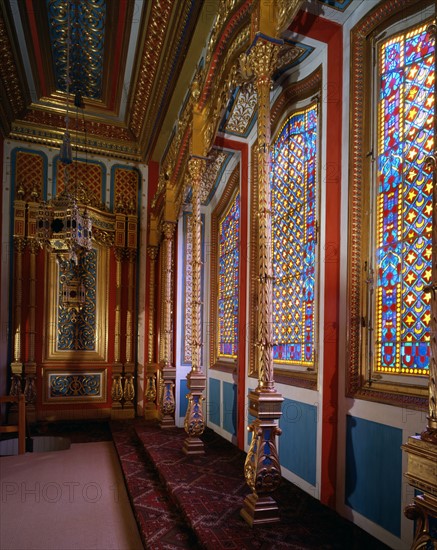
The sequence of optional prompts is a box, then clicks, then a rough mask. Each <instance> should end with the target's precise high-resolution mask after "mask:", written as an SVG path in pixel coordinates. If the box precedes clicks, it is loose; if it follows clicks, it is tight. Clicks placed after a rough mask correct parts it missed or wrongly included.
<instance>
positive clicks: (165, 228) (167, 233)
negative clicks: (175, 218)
mask: <svg viewBox="0 0 437 550" xmlns="http://www.w3.org/2000/svg"><path fill="white" fill-rule="evenodd" d="M175 229H176V222H169V221H163V222H162V223H161V231H162V232H163V233H164V237H165V238H166V239H172V238H173V234H174V231H175Z"/></svg>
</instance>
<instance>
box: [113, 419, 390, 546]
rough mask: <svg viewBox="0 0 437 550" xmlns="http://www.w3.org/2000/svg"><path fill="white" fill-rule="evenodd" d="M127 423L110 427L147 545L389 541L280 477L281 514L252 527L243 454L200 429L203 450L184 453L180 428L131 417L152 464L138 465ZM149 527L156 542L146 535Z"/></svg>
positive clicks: (371, 543)
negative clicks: (246, 514) (246, 515)
mask: <svg viewBox="0 0 437 550" xmlns="http://www.w3.org/2000/svg"><path fill="white" fill-rule="evenodd" d="M128 426H129V427H128ZM131 426H132V424H129V425H128V423H123V424H121V423H113V424H112V429H113V437H114V442H115V444H116V447H117V449H118V452H119V455H120V461H121V464H122V468H123V471H124V472H125V477H126V481H127V485H128V490H129V491H131V490H133V493H132V494H131V501H132V503H133V506H134V510H135V514H136V517H137V520H138V522H139V526H140V531H141V532H142V536H143V542H144V544H145V546H146V547H149V548H153V549H155V548H196V547H198V546H197V544H198V545H199V546H200V547H202V548H207V549H211V550H219V549H246V548H247V549H251V550H257V549H263V550H264V549H278V550H280V549H286V548H288V549H296V550H297V549H299V550H300V549H318V550H340V549H344V550H346V549H347V550H382V549H386V548H387V547H386V546H385V545H384V544H382V543H380V542H378V541H377V540H375V539H374V538H373V537H371V536H369V535H368V534H367V533H365V532H364V531H362V530H361V529H359V528H358V527H356V526H354V525H353V524H352V523H350V522H348V521H347V520H344V519H343V518H340V517H339V516H338V515H337V514H336V513H335V512H333V511H332V510H330V509H328V508H326V507H325V506H323V505H321V504H320V502H319V501H317V500H316V499H314V498H312V497H311V496H310V495H308V494H307V493H305V492H304V491H302V490H300V489H299V488H297V487H296V486H294V485H293V484H291V483H289V482H288V481H286V480H283V483H282V484H281V487H280V488H279V489H278V490H277V491H276V493H275V495H274V497H275V499H276V501H277V502H278V504H279V508H280V511H281V521H280V522H279V523H277V524H272V525H265V526H255V527H253V528H250V527H249V526H248V525H247V524H246V523H245V521H244V520H243V519H242V518H241V517H240V510H241V507H242V503H243V499H244V496H245V495H246V494H248V493H249V492H250V491H249V488H248V487H247V485H246V483H245V481H244V477H243V465H244V460H245V453H243V452H241V451H240V450H238V449H237V448H236V447H235V446H233V445H232V444H230V443H229V442H227V441H226V440H224V439H223V438H221V437H220V436H218V435H216V434H215V433H214V432H212V431H211V430H207V431H206V432H205V434H204V435H203V436H202V439H203V440H204V442H205V450H206V453H205V455H204V456H197V457H187V456H186V455H185V454H184V453H183V452H182V443H183V441H184V439H185V437H186V434H185V432H184V431H183V430H182V429H178V428H174V429H166V430H161V429H160V428H159V426H158V425H157V424H156V423H146V422H143V421H140V422H138V421H137V422H135V423H134V426H135V431H136V433H137V435H138V438H139V439H140V440H141V442H142V443H143V446H144V452H145V454H146V456H147V457H148V458H149V460H150V461H151V462H152V463H153V467H152V466H151V464H150V462H148V461H146V462H144V461H143V462H142V463H139V464H136V460H138V459H141V457H142V453H141V452H140V450H139V449H138V448H137V447H135V448H136V451H135V452H129V451H128V449H127V448H126V441H127V440H128V439H129V445H135V443H134V442H133V440H132V435H128V434H129V432H130V431H131V429H132V428H131ZM154 468H156V471H157V472H158V474H159V477H160V479H161V481H162V483H163V484H164V485H165V487H166V489H167V491H168V495H169V496H170V497H171V499H172V500H173V502H174V503H175V504H176V505H177V507H178V509H179V510H180V512H181V514H182V515H183V518H184V520H185V522H186V523H187V525H189V526H190V528H191V529H192V531H193V532H194V534H195V537H196V539H197V544H196V543H195V539H193V538H192V535H190V531H189V530H187V528H183V525H182V523H181V520H180V516H179V515H178V513H177V512H176V510H175V509H174V508H173V507H172V505H171V503H170V502H169V500H168V498H167V497H166V495H165V493H164V492H163V487H162V486H161V485H160V484H159V483H157V481H156V477H154V475H155V474H154ZM131 486H133V489H131ZM163 503H165V505H164V504H163ZM158 516H159V517H158ZM172 522H173V527H172ZM160 526H161V527H162V533H161V534H160V533H159V532H158V529H159V527H160ZM152 534H153V537H154V541H151V539H150V537H151V536H152ZM158 542H159V544H160V546H158ZM172 545H173V546H172ZM184 545H185V546H184Z"/></svg>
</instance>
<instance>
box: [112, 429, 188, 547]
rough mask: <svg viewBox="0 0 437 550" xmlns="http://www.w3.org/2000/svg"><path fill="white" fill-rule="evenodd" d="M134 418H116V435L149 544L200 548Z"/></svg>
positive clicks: (131, 495)
mask: <svg viewBox="0 0 437 550" xmlns="http://www.w3.org/2000/svg"><path fill="white" fill-rule="evenodd" d="M134 425H135V421H133V422H127V421H126V422H112V423H111V430H112V438H113V441H114V444H115V446H116V449H117V452H118V456H119V459H120V464H121V468H122V471H123V474H124V478H125V482H126V486H127V490H128V493H129V498H130V500H131V504H132V509H133V511H134V515H135V518H136V520H137V524H138V527H139V530H140V535H141V538H142V541H143V544H144V547H145V548H151V549H153V550H161V549H163V550H164V549H166V550H172V549H176V550H177V549H182V548H191V549H193V550H194V549H197V548H199V546H198V544H197V542H196V537H195V536H194V533H193V532H192V531H191V529H190V528H189V527H188V526H187V525H186V523H185V522H184V519H183V517H182V515H181V514H180V512H179V511H178V510H177V508H176V506H175V505H174V504H173V503H172V502H171V500H170V499H169V496H168V493H167V491H166V489H165V487H164V486H163V484H162V483H161V482H160V480H159V478H158V476H157V472H156V470H155V468H154V466H153V464H152V463H151V461H150V459H149V458H148V456H147V455H146V453H145V452H144V449H143V445H142V444H141V442H140V441H139V439H138V437H137V435H136V433H135V430H134Z"/></svg>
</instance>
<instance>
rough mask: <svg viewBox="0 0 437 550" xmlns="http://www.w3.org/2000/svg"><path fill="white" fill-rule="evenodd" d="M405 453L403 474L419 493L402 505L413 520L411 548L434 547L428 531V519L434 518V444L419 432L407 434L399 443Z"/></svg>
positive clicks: (436, 541)
mask: <svg viewBox="0 0 437 550" xmlns="http://www.w3.org/2000/svg"><path fill="white" fill-rule="evenodd" d="M402 449H403V450H404V451H405V452H406V453H407V455H408V465H407V472H406V473H405V477H406V478H407V479H408V483H409V484H410V485H412V486H413V487H415V488H416V489H417V490H418V491H420V492H422V493H423V494H422V495H417V496H415V497H414V499H413V503H412V504H410V505H408V506H407V507H406V508H405V515H406V516H407V518H408V519H412V520H415V521H416V532H415V536H414V541H413V544H412V546H411V548H412V549H419V548H423V549H427V548H437V537H436V534H435V531H434V533H431V529H430V521H431V520H432V521H434V522H437V445H436V444H435V443H434V442H430V441H424V440H423V439H422V437H421V436H410V437H409V438H408V442H407V443H406V444H405V445H402Z"/></svg>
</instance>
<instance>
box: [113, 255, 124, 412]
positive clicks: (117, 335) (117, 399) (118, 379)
mask: <svg viewBox="0 0 437 550" xmlns="http://www.w3.org/2000/svg"><path fill="white" fill-rule="evenodd" d="M114 255H115V262H116V264H115V265H116V268H115V330H114V364H113V365H112V388H111V398H112V412H111V416H112V417H113V418H117V417H118V416H119V415H120V411H121V409H122V403H121V401H122V399H123V383H122V380H123V365H122V363H121V357H120V340H121V268H122V260H123V255H124V250H123V248H121V247H116V248H115V249H114Z"/></svg>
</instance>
